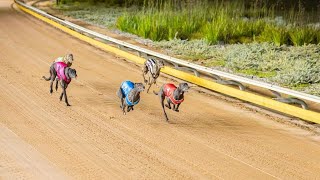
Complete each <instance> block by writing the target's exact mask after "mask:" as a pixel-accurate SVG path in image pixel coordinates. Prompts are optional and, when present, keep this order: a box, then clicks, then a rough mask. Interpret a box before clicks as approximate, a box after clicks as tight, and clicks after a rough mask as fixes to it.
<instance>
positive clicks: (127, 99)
mask: <svg viewBox="0 0 320 180" xmlns="http://www.w3.org/2000/svg"><path fill="white" fill-rule="evenodd" d="M144 89H145V87H144V85H143V84H142V83H133V82H131V81H124V82H122V84H121V86H120V88H119V90H118V91H117V96H118V97H119V98H120V100H121V105H120V108H121V109H122V112H123V114H124V115H126V112H125V108H126V107H127V112H130V110H134V109H133V106H134V105H137V104H138V103H139V101H140V92H142V91H144Z"/></svg>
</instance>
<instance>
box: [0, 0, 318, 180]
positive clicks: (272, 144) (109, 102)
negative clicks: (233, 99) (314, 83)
mask: <svg viewBox="0 0 320 180" xmlns="http://www.w3.org/2000/svg"><path fill="white" fill-rule="evenodd" d="M11 4H12V1H9V0H0V179H2V178H5V179H12V178H27V179H49V178H52V179H64V178H66V179H68V178H77V179H80V178H81V179H84V178H87V179H93V178H96V179H106V178H108V179H110V178H112V179H116V178H117V179H128V178H131V179H140V178H144V179H150V178H152V179H165V178H166V179H167V178H174V179H186V178H188V179H189V178H192V179H198V178H203V179H206V178H208V179H274V178H280V179H317V178H318V179H319V178H320V143H319V140H315V139H314V138H311V135H310V134H309V133H308V132H307V131H304V130H301V129H299V128H294V127H290V126H288V125H283V124H280V123H277V122H275V121H273V120H271V119H268V118H267V117H266V116H263V115H260V114H259V113H253V112H251V111H248V110H244V109H241V108H239V107H237V106H235V105H233V104H232V103H230V102H226V101H223V100H221V99H216V98H214V97H212V98H208V96H206V95H203V94H199V93H197V92H196V91H191V92H190V93H189V94H187V95H186V100H185V102H184V103H183V104H182V106H181V109H180V113H175V112H171V111H167V112H168V115H169V118H170V119H171V123H170V124H168V123H166V122H165V121H164V118H163V114H162V112H161V110H160V104H159V102H158V98H157V97H156V96H154V95H152V94H146V93H144V94H143V95H142V100H141V102H140V103H139V105H138V106H137V107H136V108H135V111H133V112H130V113H128V115H127V116H124V115H122V114H121V111H120V108H119V100H118V99H117V97H116V95H115V92H116V90H117V88H118V87H119V85H120V83H121V81H123V80H125V79H131V80H133V81H141V77H140V76H141V75H140V68H139V67H136V66H135V65H133V64H131V63H127V62H125V61H123V60H121V59H119V58H116V57H114V56H113V55H111V54H107V53H105V52H102V51H100V50H97V49H96V48H94V47H92V46H89V45H87V44H85V43H83V42H81V41H79V40H77V39H75V38H72V37H70V36H69V35H66V34H65V33H62V32H60V31H58V30H56V29H55V28H53V27H51V26H48V25H46V24H45V23H43V22H40V21H38V20H36V19H34V18H32V17H30V16H28V15H26V14H24V13H22V12H19V11H17V10H16V9H12V8H11ZM66 52H72V53H73V54H74V55H75V59H76V60H75V63H74V66H73V67H74V68H76V69H77V72H78V80H75V81H72V82H71V85H70V87H69V88H68V91H67V93H68V97H69V102H70V103H71V105H72V106H71V107H66V106H65V104H64V103H62V102H59V100H58V99H59V93H60V91H59V92H58V93H57V92H54V94H53V95H50V94H49V83H48V82H46V81H44V80H43V79H41V76H42V75H46V76H47V75H48V70H49V64H50V62H51V61H52V60H53V58H54V57H56V56H58V55H61V54H65V53H66ZM164 81H167V80H166V79H164V78H160V83H159V84H161V83H163V82H164Z"/></svg>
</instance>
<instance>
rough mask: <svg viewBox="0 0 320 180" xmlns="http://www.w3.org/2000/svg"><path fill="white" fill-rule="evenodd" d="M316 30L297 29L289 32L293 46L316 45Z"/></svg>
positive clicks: (310, 28) (308, 28)
mask: <svg viewBox="0 0 320 180" xmlns="http://www.w3.org/2000/svg"><path fill="white" fill-rule="evenodd" d="M317 33H319V32H318V30H317V29H315V28H313V27H308V26H306V27H297V28H292V30H290V31H289V35H290V40H291V42H292V43H293V44H294V45H295V46H302V45H304V44H311V43H317Z"/></svg>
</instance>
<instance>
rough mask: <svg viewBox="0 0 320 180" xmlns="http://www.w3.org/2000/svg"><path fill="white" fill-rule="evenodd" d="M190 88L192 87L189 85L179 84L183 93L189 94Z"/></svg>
mask: <svg viewBox="0 0 320 180" xmlns="http://www.w3.org/2000/svg"><path fill="white" fill-rule="evenodd" d="M189 88H190V87H189V85H188V84H187V83H180V84H179V89H181V93H183V92H188V90H189Z"/></svg>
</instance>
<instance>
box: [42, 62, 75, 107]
mask: <svg viewBox="0 0 320 180" xmlns="http://www.w3.org/2000/svg"><path fill="white" fill-rule="evenodd" d="M49 72H50V77H48V78H46V77H45V76H42V78H43V79H45V80H46V81H50V93H51V94H52V92H53V90H52V85H53V81H54V80H55V79H56V78H57V79H56V81H57V82H56V90H57V89H58V81H60V85H61V88H62V93H61V95H60V101H62V98H63V96H64V98H65V99H64V100H65V103H66V104H67V106H70V104H69V102H68V98H67V92H66V89H67V87H68V85H69V83H70V82H71V79H72V78H77V71H76V70H75V69H72V68H70V67H68V65H67V64H66V63H64V62H55V63H53V64H52V65H51V66H50V70H49ZM57 76H58V77H57Z"/></svg>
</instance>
